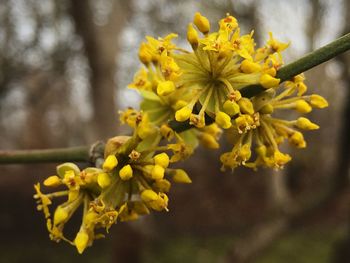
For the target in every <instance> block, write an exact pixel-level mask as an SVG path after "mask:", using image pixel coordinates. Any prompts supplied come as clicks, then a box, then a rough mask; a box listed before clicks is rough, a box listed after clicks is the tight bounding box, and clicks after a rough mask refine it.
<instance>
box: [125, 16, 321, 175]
mask: <svg viewBox="0 0 350 263" xmlns="http://www.w3.org/2000/svg"><path fill="white" fill-rule="evenodd" d="M210 27H211V26H210V22H209V20H208V19H207V18H206V17H204V16H202V15H201V14H200V13H198V12H197V13H196V14H195V16H194V19H193V23H190V24H189V25H188V29H187V40H188V42H189V44H190V45H191V47H192V51H187V50H184V49H181V48H179V47H177V46H176V45H175V44H173V43H172V42H171V41H172V39H173V38H175V37H176V36H177V35H176V34H170V35H168V36H166V37H165V38H159V39H158V40H156V39H154V38H151V37H147V42H145V43H142V44H141V47H140V50H139V58H140V60H141V62H142V63H143V64H144V66H145V67H144V68H142V69H141V70H140V71H139V72H138V73H137V74H136V75H135V78H134V81H133V83H131V84H130V85H129V87H131V88H135V89H137V90H139V91H140V93H141V94H142V95H143V97H144V101H143V102H142V104H141V107H142V109H143V110H144V111H145V112H148V113H149V114H150V115H151V116H152V115H153V116H154V118H153V120H154V122H155V123H156V124H157V125H161V124H162V123H164V122H165V121H169V120H173V119H174V118H175V120H176V121H178V122H189V124H191V125H193V126H194V127H196V128H198V129H203V128H205V127H207V126H206V116H207V115H208V116H209V117H211V119H213V120H215V123H216V125H217V126H219V127H221V128H223V129H226V130H229V133H230V134H231V135H233V141H234V146H233V148H232V151H230V152H227V153H224V154H223V155H222V156H221V158H220V159H221V162H222V163H223V166H222V169H223V170H224V169H225V168H232V169H233V168H235V167H237V166H239V165H242V164H243V165H245V166H247V167H251V168H254V169H255V168H256V167H257V166H265V167H273V168H280V167H283V165H284V164H285V163H287V162H288V161H289V160H290V159H291V157H290V156H289V155H288V154H284V153H281V152H280V150H279V148H278V145H280V144H281V143H282V142H283V141H284V140H285V139H286V140H288V141H289V142H290V143H291V144H292V145H295V146H296V147H298V148H304V147H305V146H306V143H305V141H304V139H303V134H302V133H301V132H300V131H298V129H299V130H300V129H301V130H312V129H317V128H318V126H317V125H315V124H313V123H311V122H310V121H309V120H308V119H306V118H304V117H300V118H298V119H297V120H293V121H285V120H282V119H278V118H274V117H272V114H273V113H274V112H275V111H276V110H278V109H295V110H296V111H297V112H299V113H302V114H305V113H308V112H310V111H311V110H312V108H324V107H326V106H327V105H328V103H327V101H326V100H325V99H324V98H323V97H321V96H319V95H316V94H313V95H310V96H305V95H304V93H305V92H306V90H307V87H306V85H305V83H304V77H303V76H302V75H298V76H296V77H294V79H292V80H290V81H286V82H284V83H283V84H281V85H280V79H278V78H276V74H277V70H278V69H279V68H280V67H281V66H282V64H283V61H282V54H281V52H282V51H283V50H285V49H286V48H287V47H288V45H289V44H287V43H282V42H280V41H278V40H276V39H275V38H274V37H273V35H272V33H270V37H269V39H268V41H267V43H266V44H265V45H264V46H263V47H260V48H256V44H255V42H254V39H253V32H251V33H250V34H246V35H241V34H240V28H239V26H238V23H237V20H236V19H235V18H234V17H233V16H230V15H227V16H226V17H225V18H223V19H221V20H220V21H219V29H218V31H216V32H212V33H211V32H210ZM256 84H257V85H261V86H262V87H263V88H264V89H265V91H264V92H262V93H261V94H259V95H257V96H254V97H253V98H248V97H244V96H242V93H241V89H242V88H244V87H246V86H249V85H256ZM214 138H215V136H214ZM210 141H211V143H210V144H211V145H217V147H218V144H217V141H216V140H212V138H211V140H210ZM214 141H215V143H214ZM217 147H213V148H217ZM253 147H255V152H256V160H255V161H253V162H248V161H249V160H250V159H251V157H252V156H254V154H252V152H251V149H252V148H253Z"/></svg>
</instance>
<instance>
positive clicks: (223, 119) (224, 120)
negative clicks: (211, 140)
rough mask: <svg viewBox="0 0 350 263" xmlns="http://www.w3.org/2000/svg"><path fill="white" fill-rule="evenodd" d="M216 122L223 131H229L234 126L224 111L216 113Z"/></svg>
mask: <svg viewBox="0 0 350 263" xmlns="http://www.w3.org/2000/svg"><path fill="white" fill-rule="evenodd" d="M215 122H216V123H217V124H218V125H219V126H220V127H221V128H223V129H228V128H230V127H231V126H232V123H231V117H230V116H229V115H227V114H226V113H225V112H222V111H219V112H217V113H216V116H215Z"/></svg>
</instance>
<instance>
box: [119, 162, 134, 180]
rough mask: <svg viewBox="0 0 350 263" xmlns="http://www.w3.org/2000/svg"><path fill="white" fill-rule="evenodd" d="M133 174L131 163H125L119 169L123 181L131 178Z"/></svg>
mask: <svg viewBox="0 0 350 263" xmlns="http://www.w3.org/2000/svg"><path fill="white" fill-rule="evenodd" d="M132 175H133V171H132V168H131V166H130V164H128V165H125V166H124V167H123V168H122V169H120V171H119V176H120V178H121V179H122V180H123V181H127V180H129V179H130V178H131V177H132Z"/></svg>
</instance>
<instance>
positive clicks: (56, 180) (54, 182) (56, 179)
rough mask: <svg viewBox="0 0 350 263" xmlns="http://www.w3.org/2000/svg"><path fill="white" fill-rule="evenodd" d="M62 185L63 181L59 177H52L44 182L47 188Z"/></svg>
mask: <svg viewBox="0 0 350 263" xmlns="http://www.w3.org/2000/svg"><path fill="white" fill-rule="evenodd" d="M61 184H62V182H61V179H60V178H59V177H58V176H57V175H52V176H50V177H48V178H47V179H46V180H45V181H44V185H45V186H51V187H55V186H59V185H61Z"/></svg>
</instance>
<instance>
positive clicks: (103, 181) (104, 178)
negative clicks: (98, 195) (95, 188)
mask: <svg viewBox="0 0 350 263" xmlns="http://www.w3.org/2000/svg"><path fill="white" fill-rule="evenodd" d="M97 183H98V185H99V186H100V187H101V188H106V187H107V186H109V185H110V184H111V178H110V177H109V175H108V173H100V174H99V175H98V176H97Z"/></svg>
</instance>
